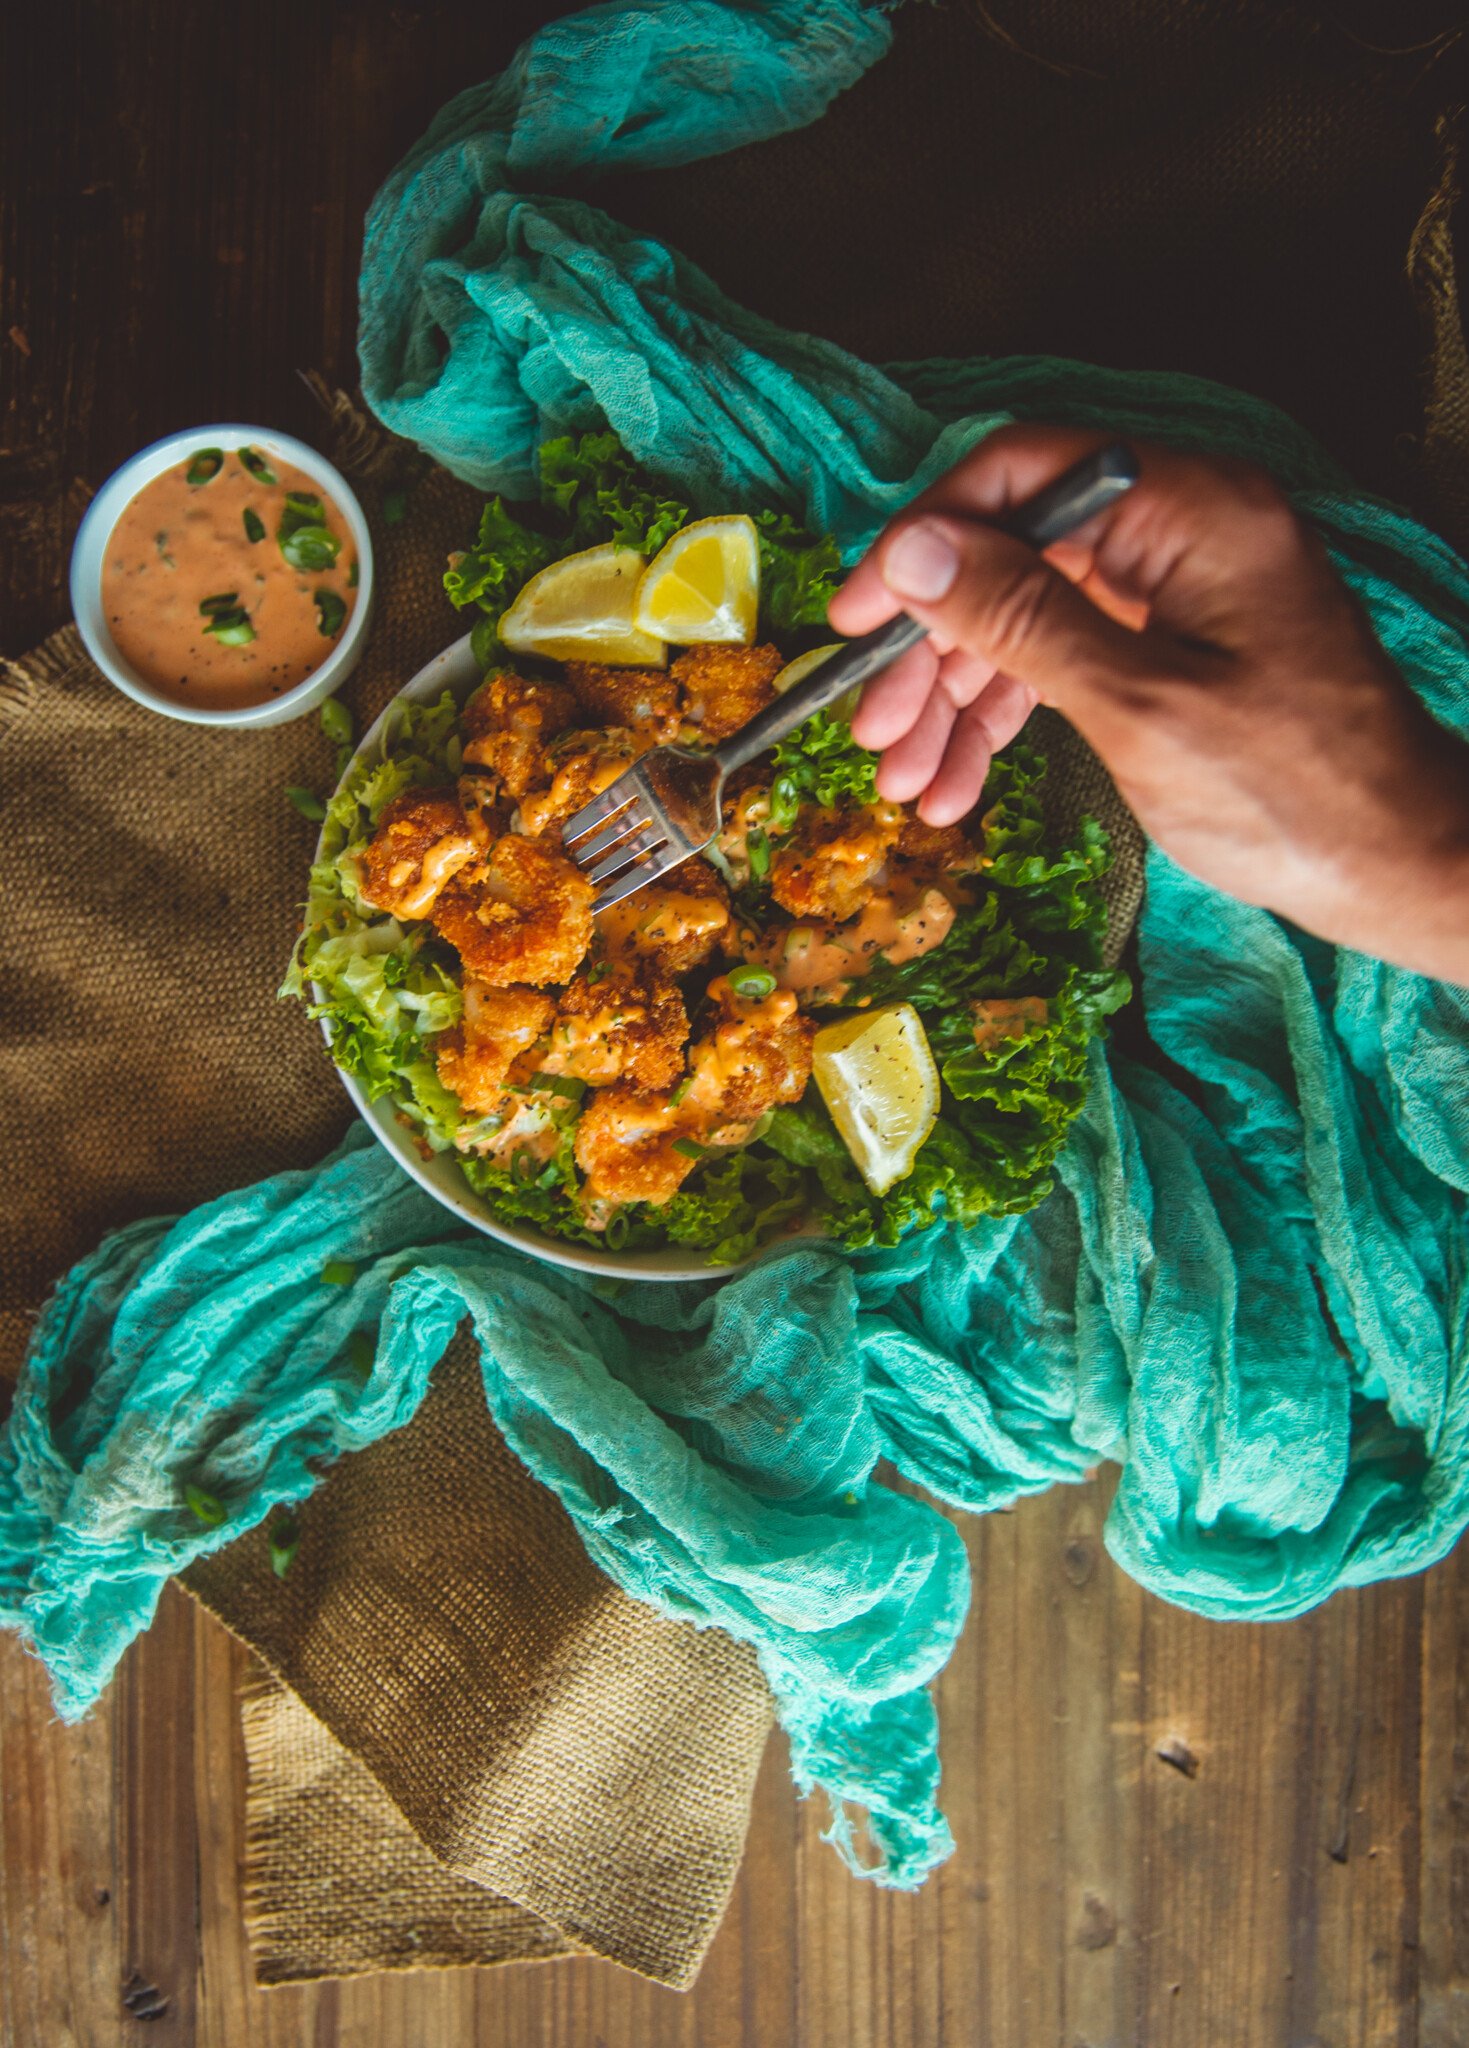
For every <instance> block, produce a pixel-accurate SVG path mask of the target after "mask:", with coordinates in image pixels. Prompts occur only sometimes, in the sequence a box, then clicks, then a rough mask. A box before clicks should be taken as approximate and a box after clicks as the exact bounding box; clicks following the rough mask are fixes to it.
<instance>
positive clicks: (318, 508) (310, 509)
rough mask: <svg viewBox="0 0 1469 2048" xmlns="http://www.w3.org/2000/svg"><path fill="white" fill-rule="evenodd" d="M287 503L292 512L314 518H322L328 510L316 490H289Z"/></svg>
mask: <svg viewBox="0 0 1469 2048" xmlns="http://www.w3.org/2000/svg"><path fill="white" fill-rule="evenodd" d="M286 504H287V506H288V507H289V509H290V510H291V511H292V512H299V513H301V514H302V515H303V516H307V517H310V518H312V519H320V518H321V516H322V514H323V513H324V512H325V510H326V507H325V505H323V504H322V502H321V500H320V498H318V497H317V495H316V493H315V491H287V492H286Z"/></svg>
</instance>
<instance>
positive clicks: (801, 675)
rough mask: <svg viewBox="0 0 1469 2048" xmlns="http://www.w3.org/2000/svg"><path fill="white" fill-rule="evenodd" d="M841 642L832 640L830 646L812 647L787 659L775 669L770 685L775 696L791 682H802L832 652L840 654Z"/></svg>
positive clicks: (829, 656)
mask: <svg viewBox="0 0 1469 2048" xmlns="http://www.w3.org/2000/svg"><path fill="white" fill-rule="evenodd" d="M841 651H842V643H841V641H840V640H833V641H832V643H831V645H830V647H813V648H812V649H811V650H810V652H809V653H807V654H798V655H797V656H796V658H795V660H794V661H788V662H787V663H786V665H785V667H784V668H783V669H779V670H777V672H776V674H775V676H774V677H773V678H772V680H771V684H770V687H771V689H772V690H774V692H775V694H776V696H777V697H781V696H784V694H785V692H786V691H787V690H789V689H790V688H791V687H792V685H793V684H796V683H804V682H805V680H806V678H807V676H809V675H810V673H811V671H812V669H813V668H820V666H821V664H822V663H823V662H824V661H829V660H830V659H831V657H832V655H834V654H840V653H841Z"/></svg>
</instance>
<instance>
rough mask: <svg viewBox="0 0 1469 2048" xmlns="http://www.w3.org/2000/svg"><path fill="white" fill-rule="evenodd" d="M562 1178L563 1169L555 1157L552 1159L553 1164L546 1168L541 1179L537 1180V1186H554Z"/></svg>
mask: <svg viewBox="0 0 1469 2048" xmlns="http://www.w3.org/2000/svg"><path fill="white" fill-rule="evenodd" d="M560 1178H561V1169H560V1167H559V1166H558V1165H557V1164H556V1162H555V1160H554V1159H553V1160H552V1161H551V1164H550V1165H549V1166H548V1167H547V1168H546V1170H545V1172H544V1173H543V1174H542V1175H541V1177H540V1179H539V1180H538V1181H537V1182H536V1186H537V1187H538V1188H554V1187H555V1185H556V1183H557V1182H558V1181H559V1180H560Z"/></svg>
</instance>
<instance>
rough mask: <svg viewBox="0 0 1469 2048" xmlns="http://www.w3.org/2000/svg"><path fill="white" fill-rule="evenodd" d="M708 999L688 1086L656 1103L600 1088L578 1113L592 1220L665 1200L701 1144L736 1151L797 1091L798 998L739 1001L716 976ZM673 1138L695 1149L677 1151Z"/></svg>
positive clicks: (800, 1063)
mask: <svg viewBox="0 0 1469 2048" xmlns="http://www.w3.org/2000/svg"><path fill="white" fill-rule="evenodd" d="M709 997H710V1000H711V1002H712V1003H713V1005H714V1011H715V1015H714V1020H713V1022H712V1024H711V1027H710V1029H709V1030H708V1031H707V1032H706V1033H705V1034H704V1036H703V1037H701V1038H700V1039H698V1040H697V1041H696V1042H695V1043H694V1044H693V1045H692V1046H690V1048H689V1072H688V1078H687V1080H686V1081H684V1082H682V1083H681V1084H680V1085H679V1086H678V1087H676V1088H674V1089H672V1090H671V1091H670V1092H668V1093H666V1094H661V1095H660V1094H653V1093H650V1092H648V1091H646V1090H644V1089H640V1088H635V1087H633V1086H631V1085H629V1084H628V1083H627V1082H619V1083H618V1084H617V1085H616V1086H615V1087H612V1088H599V1089H597V1090H596V1092H595V1093H594V1094H593V1095H592V1096H591V1098H590V1099H589V1101H588V1103H587V1106H586V1108H585V1110H583V1112H582V1116H581V1121H580V1122H579V1123H578V1125H577V1127H576V1138H575V1141H574V1142H575V1151H576V1163H577V1165H578V1166H579V1167H580V1168H581V1170H582V1172H583V1173H584V1174H585V1175H586V1177H587V1178H586V1186H585V1188H584V1189H583V1201H584V1203H585V1204H586V1205H587V1207H588V1208H589V1209H590V1211H591V1213H592V1214H597V1213H598V1212H599V1211H600V1210H602V1209H604V1208H605V1207H606V1206H607V1205H609V1204H612V1205H616V1204H620V1203H623V1202H652V1203H654V1204H659V1203H663V1202H667V1201H669V1200H670V1199H671V1198H672V1197H673V1196H674V1195H675V1194H677V1192H678V1190H679V1189H680V1188H681V1187H682V1185H683V1183H684V1181H685V1180H686V1179H687V1178H688V1176H689V1174H690V1173H691V1172H692V1171H693V1168H694V1166H695V1165H696V1164H697V1162H698V1153H697V1149H696V1147H697V1146H698V1145H700V1144H708V1145H738V1144H741V1143H742V1142H743V1141H744V1139H745V1138H747V1137H748V1136H749V1132H750V1127H751V1125H752V1124H755V1123H757V1122H758V1121H759V1119H760V1118H761V1117H762V1116H763V1115H764V1114H765V1112H766V1110H767V1109H770V1108H772V1107H773V1106H774V1105H775V1104H776V1103H777V1102H795V1101H796V1100H797V1099H798V1098H799V1097H800V1095H801V1094H802V1093H803V1091H804V1089H805V1086H806V1083H807V1080H808V1079H809V1078H810V1074H811V1040H812V1037H813V1036H814V1034H815V1030H816V1027H815V1025H814V1024H813V1023H812V1022H811V1020H810V1019H809V1018H807V1017H803V1016H802V1015H801V1014H800V1012H799V1011H798V1009H797V1008H796V999H795V997H794V996H793V995H791V994H790V993H789V992H788V991H787V990H785V989H777V990H776V991H775V993H774V994H773V995H769V996H764V997H761V998H759V999H758V1000H755V999H750V998H747V997H743V996H739V995H736V993H735V991H734V990H733V989H732V988H731V987H730V985H729V983H728V981H726V980H725V979H724V977H723V976H722V975H721V976H720V977H719V979H718V980H716V981H712V982H711V983H710V984H709ZM680 1139H682V1140H684V1141H685V1143H686V1144H688V1141H689V1140H692V1141H693V1143H692V1144H689V1145H688V1149H687V1150H683V1151H680V1150H679V1149H678V1143H679V1140H680Z"/></svg>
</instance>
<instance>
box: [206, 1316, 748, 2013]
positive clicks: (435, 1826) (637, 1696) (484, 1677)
mask: <svg viewBox="0 0 1469 2048" xmlns="http://www.w3.org/2000/svg"><path fill="white" fill-rule="evenodd" d="M184 1583H185V1584H186V1585H187V1586H188V1588H189V1590H190V1591H191V1592H192V1593H194V1594H195V1595H196V1597H197V1598H199V1599H200V1600H202V1601H203V1602H204V1604H205V1605H206V1606H208V1607H210V1608H211V1609H212V1610H213V1611H214V1612H215V1613H217V1614H219V1615H220V1616H221V1618H222V1619H224V1620H225V1621H227V1622H228V1624H229V1625H230V1627H231V1628H232V1629H234V1630H235V1631H236V1633H237V1634H239V1635H241V1636H242V1637H243V1638H244V1639H245V1641H246V1642H248V1643H250V1644H251V1645H252V1646H253V1648H254V1649H255V1651H256V1653H257V1655H258V1656H259V1657H260V1658H261V1660H262V1662H263V1663H264V1665H265V1666H266V1667H267V1669H268V1670H269V1671H270V1672H271V1673H273V1674H274V1675H275V1677H276V1679H277V1680H282V1681H284V1682H285V1683H284V1684H279V1685H276V1686H274V1687H271V1686H269V1685H267V1686H266V1688H265V1689H264V1690H262V1691H260V1692H258V1693H257V1694H256V1695H255V1697H254V1699H253V1701H252V1702H251V1703H250V1705H249V1706H248V1708H247V1729H246V1734H247V1744H248V1747H249V1750H250V1757H251V1811H250V1815H249V1845H250V1854H249V1862H250V1868H251V1878H250V1884H249V1892H248V1898H247V1906H248V1914H247V1917H248V1920H249V1922H250V1926H251V1933H252V1941H253V1943H254V1945H255V1949H256V1953H257V1959H258V1960H257V1970H258V1974H259V1975H260V1977H261V1978H262V1980H263V1981H266V1982H282V1981H286V1980H288V1979H294V1978H298V1977H306V1976H323V1975H340V1974H344V1973H346V1972H348V1971H351V1970H354V1969H355V1970H360V1969H380V1968H383V1967H393V1966H397V1967H408V1968H415V1967H424V1966H426V1965H429V1964H444V1963H471V1962H491V1961H496V1960H508V1959H511V1958H517V1957H523V1956H538V1955H551V1954H556V1953H559V1952H561V1951H562V1950H565V1949H568V1948H580V1949H583V1950H590V1951H592V1952H594V1953H596V1954H598V1955H604V1956H609V1957H611V1958H612V1959H613V1960H614V1961H616V1962H619V1963H623V1964H625V1965H626V1966H628V1967H629V1968H632V1969H636V1970H640V1971H642V1972H644V1973H645V1974H646V1975H648V1976H651V1977H655V1978H657V1979H658V1980H659V1981H660V1982H663V1983H668V1984H675V1985H683V1984H687V1983H688V1982H689V1981H691V1979H692V1977H693V1975H694V1973H695V1971H696V1970H697V1968H698V1965H699V1962H700V1961H701V1959H702V1957H703V1954H704V1951H705V1949H706V1948H707V1946H708V1943H709V1941H710V1939H711V1938H712V1935H713V1933H714V1929H715V1927H716V1926H717V1925H718V1922H719V1917H720V1914H721V1913H722V1912H723V1909H724V1904H725V1900H726V1898H727V1897H728V1893H729V1888H730V1886H731V1884H732V1883H733V1881H734V1875H735V1871H736V1869H737V1868H738V1864H739V1858H740V1853H741V1850H742V1848H743V1845H744V1837H745V1827H746V1823H747V1820H748V1816H749V1804H750V1796H751V1792H752V1790H753V1786H754V1779H755V1773H756V1770H757V1768H758V1765H759V1762H760V1756H761V1752H762V1750H763V1749H764V1746H765V1740H766V1736H767V1734H768V1732H769V1728H770V1706H769V1702H768V1699H767V1697H766V1694H765V1691H764V1687H763V1685H762V1684H761V1682H760V1678H759V1674H758V1672H757V1670H756V1668H755V1663H754V1658H753V1656H752V1654H751V1653H750V1652H749V1651H748V1650H747V1649H745V1648H743V1647H742V1646H740V1645H738V1644H735V1643H733V1642H732V1641H731V1640H730V1639H729V1638H728V1637H727V1636H725V1635H723V1634H721V1633H719V1632H718V1631H714V1630H711V1631H706V1632H702V1633H701V1632H700V1631H698V1630H696V1629H693V1628H691V1627H689V1626H687V1625H686V1624H684V1623H680V1622H674V1621H667V1620H664V1619H663V1618H662V1617H661V1616H659V1615H657V1614H655V1613H654V1612H653V1611H652V1609H651V1608H647V1607H643V1606H640V1605H638V1604H637V1603H636V1602H633V1601H630V1600H628V1599H627V1598H626V1596H625V1595H623V1594H621V1593H619V1592H618V1590H617V1589H616V1588H615V1587H614V1586H613V1585H612V1584H611V1582H610V1581H609V1580H608V1579H606V1578H604V1577H603V1576H602V1574H601V1573H600V1572H598V1571H597V1569H596V1567H595V1566H594V1565H593V1564H592V1563H591V1562H590V1560H589V1559H588V1557H587V1555H586V1552H585V1550H584V1549H583V1548H582V1544H581V1541H580V1539H579V1537H578V1536H577V1534H576V1531H575V1529H574V1527H573V1526H572V1523H571V1521H570V1519H569V1517H568V1516H567V1515H566V1513H565V1511H564V1509H563V1508H562V1507H561V1506H560V1504H559V1502H557V1501H556V1500H555V1498H554V1497H553V1496H552V1495H551V1494H550V1493H549V1492H548V1491H547V1490H546V1489H545V1488H544V1487H542V1486H541V1485H540V1484H539V1483H538V1482H537V1481H536V1480H534V1479H532V1478H531V1477H530V1475H529V1473H527V1472H526V1470H525V1468H524V1467H523V1466H522V1465H521V1464H520V1463H519V1462H518V1461H517V1459H516V1458H515V1457H514V1456H513V1454H512V1453H511V1452H510V1451H509V1450H508V1449H507V1448H506V1446H505V1444H504V1441H503V1439H502V1438H501V1437H500V1436H499V1434H498V1432H497V1431H496V1429H495V1427H494V1425H493V1423H492V1422H491V1421H490V1418H489V1414H488V1411H487V1409H486V1407H485V1401H484V1394H483V1389H482V1385H481V1380H480V1374H479V1366H478V1360H477V1357H476V1355H475V1351H474V1347H473V1345H472V1344H471V1343H470V1342H469V1340H468V1339H467V1338H461V1339H459V1340H458V1341H457V1342H456V1343H455V1345H454V1346H453V1347H452V1349H451V1351H450V1352H449V1354H448V1355H447V1356H446V1357H445V1359H444V1360H443V1361H442V1363H441V1364H440V1365H439V1367H438V1369H437V1370H436V1372H435V1374H434V1378H433V1383H432V1386H431V1389H430V1392H429V1395H428V1398H427V1400H426V1401H425V1403H424V1405H423V1407H422V1408H421V1409H420V1410H419V1413H418V1415H417V1416H416V1417H415V1418H414V1420H413V1422H411V1423H410V1424H409V1425H408V1427H407V1428H406V1429H405V1430H404V1431H402V1432H401V1434H400V1435H398V1436H396V1437H391V1438H387V1439H385V1440H384V1441H383V1442H382V1443H380V1444H375V1445H373V1446H372V1447H371V1448H370V1449H369V1450H366V1451H363V1452H361V1453H359V1454H358V1455H357V1456H356V1457H354V1458H350V1459H347V1460H345V1461H344V1462H343V1464H342V1465H341V1466H340V1467H339V1468H338V1469H337V1470H336V1471H335V1472H334V1473H333V1474H332V1476H331V1477H330V1479H329V1480H328V1481H327V1483H326V1484H325V1485H324V1486H323V1487H322V1488H321V1490H320V1491H319V1492H318V1493H317V1494H315V1495H314V1496H313V1497H312V1499H311V1500H310V1501H309V1502H308V1503H307V1505H306V1507H305V1508H304V1509H303V1511H302V1514H301V1544H300V1549H299V1551H298V1553H297V1556H296V1559H295V1562H294V1564H293V1565H292V1567H291V1570H290V1572H289V1574H288V1576H287V1577H286V1579H285V1581H284V1582H282V1581H281V1580H279V1579H278V1578H276V1576H275V1574H274V1572H273V1571H272V1569H271V1563H270V1555H269V1545H268V1541H267V1538H266V1535H265V1532H264V1531H263V1530H261V1531H257V1532H255V1534H254V1535H253V1536H251V1537H249V1538H246V1539H244V1540H243V1541H241V1542H239V1543H236V1544H232V1545H231V1546H230V1548H229V1549H228V1550H224V1551H221V1552H218V1553H217V1554H216V1555H215V1556H213V1557H211V1558H208V1559H206V1560H204V1561H202V1562H201V1563H199V1564H197V1565H195V1566H194V1567H193V1568H192V1569H191V1570H190V1571H189V1573H188V1574H187V1575H186V1578H185V1581H184ZM286 1686H289V1688H290V1690H289V1691H287V1690H286ZM328 1728H329V1729H330V1733H328ZM430 1852H431V1853H430ZM368 1862H370V1863H371V1865H372V1866H373V1867H374V1870H375V1872H376V1875H375V1876H369V1875H368V1873H367V1871H366V1870H365V1868H364V1864H365V1863H368ZM374 1886H376V1887H378V1888H379V1889H380V1891H381V1896H379V1897H377V1898H376V1899H375V1902H374V1903H372V1904H371V1906H370V1907H368V1908H367V1909H366V1915H365V1918H364V1901H363V1899H362V1897H361V1894H362V1893H363V1892H364V1891H369V1890H372V1889H373V1888H374ZM512 1901H513V1902H514V1903H513V1904H511V1903H510V1902H512Z"/></svg>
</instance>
